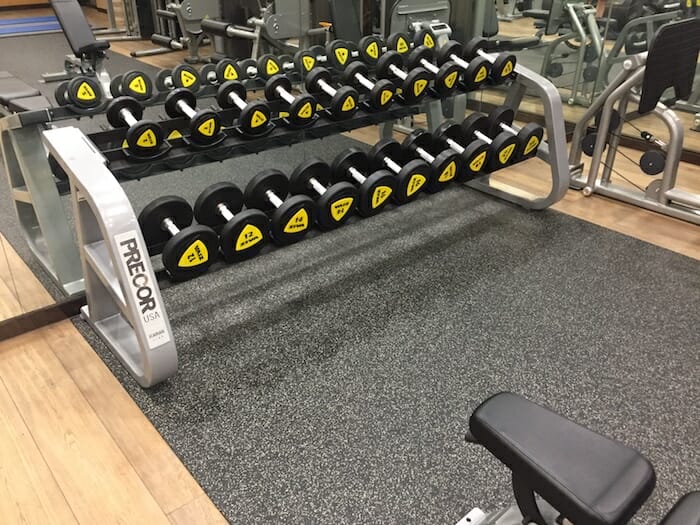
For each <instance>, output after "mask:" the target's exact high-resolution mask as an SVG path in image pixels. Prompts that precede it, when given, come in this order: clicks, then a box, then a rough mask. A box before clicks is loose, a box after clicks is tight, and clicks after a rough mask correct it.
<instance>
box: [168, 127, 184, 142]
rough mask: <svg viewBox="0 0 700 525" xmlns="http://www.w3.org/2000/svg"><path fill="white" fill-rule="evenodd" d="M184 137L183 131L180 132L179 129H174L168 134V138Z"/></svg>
mask: <svg viewBox="0 0 700 525" xmlns="http://www.w3.org/2000/svg"><path fill="white" fill-rule="evenodd" d="M181 138H182V133H180V132H179V131H178V130H176V129H174V130H172V131H171V132H170V135H168V140H172V139H181Z"/></svg>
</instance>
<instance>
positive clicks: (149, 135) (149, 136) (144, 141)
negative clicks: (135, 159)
mask: <svg viewBox="0 0 700 525" xmlns="http://www.w3.org/2000/svg"><path fill="white" fill-rule="evenodd" d="M136 145H137V146H138V147H140V148H155V147H156V146H157V145H158V143H157V141H156V134H155V133H153V130H152V129H147V130H146V131H144V132H143V133H141V135H140V136H139V138H138V139H137V140H136Z"/></svg>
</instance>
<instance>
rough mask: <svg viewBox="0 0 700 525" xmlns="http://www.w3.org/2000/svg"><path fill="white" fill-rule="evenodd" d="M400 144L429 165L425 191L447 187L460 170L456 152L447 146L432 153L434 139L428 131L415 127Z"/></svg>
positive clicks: (460, 164)
mask: <svg viewBox="0 0 700 525" xmlns="http://www.w3.org/2000/svg"><path fill="white" fill-rule="evenodd" d="M402 146H403V147H404V148H405V149H407V150H408V151H410V152H411V153H413V154H414V155H417V156H418V157H420V158H421V159H423V160H424V161H425V162H427V163H428V164H429V165H430V169H431V174H430V177H429V179H428V182H427V184H426V185H425V189H426V191H429V192H430V193H436V192H438V191H441V190H443V189H445V188H446V187H447V185H448V184H449V183H450V182H452V181H453V180H454V179H455V177H456V176H457V174H458V173H460V172H461V171H462V169H461V168H462V161H461V158H460V156H459V154H458V153H456V152H455V151H452V150H451V149H449V148H447V149H444V150H442V151H441V152H440V153H438V154H437V156H436V155H433V154H432V153H431V152H430V150H432V149H433V146H434V140H433V136H432V135H431V134H430V133H427V132H426V131H425V130H422V129H417V130H415V131H413V132H412V133H410V134H409V135H407V136H406V138H405V139H404V141H403V144H402Z"/></svg>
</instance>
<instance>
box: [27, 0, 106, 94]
mask: <svg viewBox="0 0 700 525" xmlns="http://www.w3.org/2000/svg"><path fill="white" fill-rule="evenodd" d="M51 7H52V8H53V10H54V13H56V18H58V22H59V24H61V29H62V30H63V34H64V35H65V37H66V40H68V44H69V45H70V47H71V49H72V50H73V54H72V55H66V58H65V61H64V64H63V68H64V70H63V71H61V72H59V73H43V74H42V75H41V78H42V80H44V82H55V81H59V80H69V79H71V78H73V77H76V76H94V77H97V79H98V80H99V81H100V83H101V84H102V88H103V91H104V92H105V93H109V92H110V91H109V82H110V79H109V73H107V70H106V69H105V67H104V60H105V58H106V54H105V51H107V49H109V42H107V41H106V40H97V39H96V38H95V35H94V34H93V32H92V29H91V28H90V25H89V24H88V21H87V19H86V18H85V14H84V13H83V10H82V9H81V7H80V4H78V0H51Z"/></svg>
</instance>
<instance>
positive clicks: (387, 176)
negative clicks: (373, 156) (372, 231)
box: [331, 148, 396, 217]
mask: <svg viewBox="0 0 700 525" xmlns="http://www.w3.org/2000/svg"><path fill="white" fill-rule="evenodd" d="M368 172H369V159H368V158H367V154H366V153H365V152H364V151H362V150H359V149H357V148H349V149H347V150H345V151H343V152H342V153H340V154H339V155H338V156H337V157H336V158H335V159H334V160H333V163H332V164H331V177H332V179H333V181H334V182H341V181H352V182H354V183H356V184H359V193H358V197H357V212H358V213H359V214H360V215H361V216H362V217H371V216H372V215H376V214H377V213H379V212H380V211H382V210H383V209H384V207H385V206H386V205H387V203H388V202H389V197H391V194H392V193H394V188H395V187H396V177H395V176H394V175H392V174H391V173H390V172H389V171H387V170H377V171H375V172H374V173H372V174H370V175H365V174H366V173H368Z"/></svg>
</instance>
